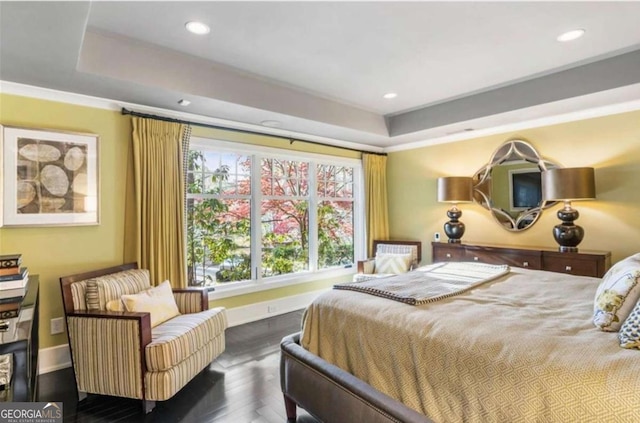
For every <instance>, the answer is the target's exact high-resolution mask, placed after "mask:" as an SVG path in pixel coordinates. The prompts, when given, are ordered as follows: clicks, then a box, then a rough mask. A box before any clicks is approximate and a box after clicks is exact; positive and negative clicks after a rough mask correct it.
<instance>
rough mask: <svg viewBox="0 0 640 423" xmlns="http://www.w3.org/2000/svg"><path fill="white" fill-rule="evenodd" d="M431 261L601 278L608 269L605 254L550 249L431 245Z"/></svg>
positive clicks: (604, 252) (606, 254)
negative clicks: (473, 262) (486, 264)
mask: <svg viewBox="0 0 640 423" xmlns="http://www.w3.org/2000/svg"><path fill="white" fill-rule="evenodd" d="M431 247H432V251H433V253H432V259H433V262H434V263H436V262H441V261H477V262H480V263H488V264H508V265H509V266H516V267H526V268H529V269H535V270H549V271H551V272H559V273H568V274H571V275H579V276H593V277H598V278H599V277H602V276H604V274H605V272H606V271H607V270H608V269H609V267H611V253H610V252H609V251H589V250H584V251H579V252H577V253H561V252H559V251H557V250H554V249H551V248H537V247H532V248H527V247H510V246H501V245H472V244H464V243H461V244H454V243H444V242H432V243H431Z"/></svg>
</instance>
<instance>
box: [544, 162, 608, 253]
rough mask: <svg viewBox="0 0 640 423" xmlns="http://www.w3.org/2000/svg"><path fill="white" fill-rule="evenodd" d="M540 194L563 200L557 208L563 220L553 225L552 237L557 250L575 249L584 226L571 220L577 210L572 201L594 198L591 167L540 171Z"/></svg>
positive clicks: (574, 218) (576, 214) (546, 199)
mask: <svg viewBox="0 0 640 423" xmlns="http://www.w3.org/2000/svg"><path fill="white" fill-rule="evenodd" d="M542 198H543V200H545V201H564V207H563V208H562V209H560V210H558V218H559V219H560V220H561V221H562V223H561V224H559V225H556V226H554V228H553V237H554V238H555V240H556V242H557V243H558V245H560V247H559V250H560V251H562V252H575V251H578V244H580V242H581V241H582V238H583V237H584V229H582V227H581V226H578V225H576V224H575V223H573V221H574V220H577V219H578V217H579V216H580V213H578V211H577V210H575V209H573V208H571V202H572V201H578V200H593V199H595V198H596V185H595V177H594V171H593V168H592V167H571V168H557V169H549V170H547V171H544V172H542Z"/></svg>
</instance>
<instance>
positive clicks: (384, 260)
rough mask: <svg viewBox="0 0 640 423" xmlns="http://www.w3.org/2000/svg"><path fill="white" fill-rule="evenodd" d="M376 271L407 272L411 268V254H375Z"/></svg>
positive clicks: (389, 272) (397, 273) (396, 273)
mask: <svg viewBox="0 0 640 423" xmlns="http://www.w3.org/2000/svg"><path fill="white" fill-rule="evenodd" d="M375 261H376V265H375V272H376V273H385V274H394V275H399V274H401V273H407V272H408V271H409V269H410V268H411V254H386V253H378V254H376V258H375Z"/></svg>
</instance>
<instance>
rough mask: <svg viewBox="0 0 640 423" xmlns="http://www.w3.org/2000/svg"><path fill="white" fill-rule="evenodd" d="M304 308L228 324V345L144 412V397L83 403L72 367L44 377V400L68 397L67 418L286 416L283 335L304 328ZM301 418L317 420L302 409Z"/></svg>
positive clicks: (279, 419)
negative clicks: (281, 367)
mask: <svg viewBox="0 0 640 423" xmlns="http://www.w3.org/2000/svg"><path fill="white" fill-rule="evenodd" d="M301 319H302V311H296V312H293V313H288V314H283V315H281V316H276V317H272V318H269V319H265V320H260V321H258V322H253V323H248V324H245V325H241V326H236V327H233V328H229V329H227V332H226V350H225V352H224V353H223V354H222V355H221V356H220V357H218V359H217V360H216V361H214V362H213V364H211V366H209V368H207V369H205V370H204V371H203V372H202V373H200V374H199V375H198V376H196V377H195V378H194V379H193V380H192V381H191V382H190V383H189V384H187V386H185V387H184V388H182V390H181V391H180V392H178V393H177V394H176V395H175V396H174V397H173V398H171V399H170V400H168V401H164V402H158V403H157V405H156V408H155V409H154V410H153V412H151V413H149V414H147V415H144V414H143V413H142V406H141V402H140V401H137V400H129V399H123V398H116V397H107V396H101V395H89V396H88V397H87V399H86V400H84V401H83V402H81V403H78V399H77V396H76V386H75V381H74V379H73V372H72V370H71V369H70V368H68V369H63V370H58V371H56V372H51V373H47V374H44V375H42V376H40V377H39V380H38V400H39V401H62V402H63V411H64V421H65V422H77V423H85V422H87V423H88V422H91V423H93V422H163V423H164V422H183V423H186V422H198V423H200V422H216V423H217V422H229V423H283V422H286V421H287V419H286V414H285V411H284V402H283V399H282V392H281V390H280V373H279V365H280V340H281V339H282V338H283V337H284V336H285V335H288V334H291V333H293V332H297V331H299V330H300V323H301ZM297 422H298V423H317V420H315V419H314V418H313V417H311V416H310V415H309V414H307V413H306V412H305V411H304V410H302V409H298V420H297Z"/></svg>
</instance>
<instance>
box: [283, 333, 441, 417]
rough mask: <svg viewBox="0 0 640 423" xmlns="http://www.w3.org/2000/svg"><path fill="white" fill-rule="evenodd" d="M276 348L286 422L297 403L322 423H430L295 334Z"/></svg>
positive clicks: (293, 412) (294, 410) (291, 415)
mask: <svg viewBox="0 0 640 423" xmlns="http://www.w3.org/2000/svg"><path fill="white" fill-rule="evenodd" d="M280 348H281V356H280V383H281V386H282V393H283V394H284V399H285V407H286V411H287V418H288V420H289V421H295V419H296V406H300V407H302V408H304V409H305V410H307V411H308V412H309V413H310V414H311V415H313V416H314V417H316V418H317V419H319V420H321V421H322V422H324V423H334V422H335V423H344V422H367V423H390V422H394V423H432V421H431V420H429V419H428V418H427V417H426V416H424V415H422V414H419V413H418V412H416V411H415V410H413V409H411V408H409V407H407V406H406V405H404V404H402V403H401V402H398V401H396V400H394V399H393V398H391V397H389V396H387V395H385V394H383V393H381V392H380V391H378V390H376V389H374V388H373V387H372V386H371V385H369V384H367V383H365V382H363V381H362V380H360V379H358V378H356V377H355V376H353V375H352V374H350V373H347V372H345V371H344V370H342V369H340V368H339V367H336V366H334V365H332V364H330V363H328V362H326V361H324V360H323V359H321V358H320V357H318V356H316V355H314V354H311V353H310V352H309V351H307V350H305V349H304V348H302V347H301V346H300V334H299V333H295V334H293V335H289V336H287V337H285V338H284V339H283V340H282V343H281V344H280Z"/></svg>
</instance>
